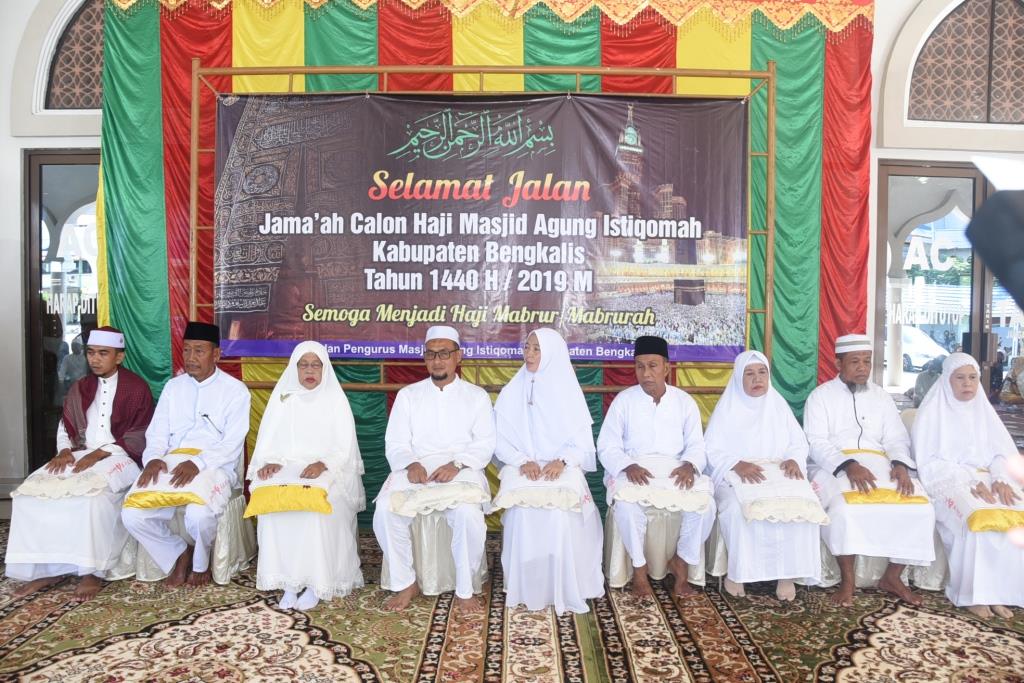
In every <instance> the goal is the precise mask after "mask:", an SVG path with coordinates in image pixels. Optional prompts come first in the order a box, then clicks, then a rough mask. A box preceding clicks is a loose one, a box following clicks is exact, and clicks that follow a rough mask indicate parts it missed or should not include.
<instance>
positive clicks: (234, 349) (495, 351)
mask: <svg viewBox="0 0 1024 683" xmlns="http://www.w3.org/2000/svg"><path fill="white" fill-rule="evenodd" d="M298 343H299V342H297V341H294V340H273V339H225V340H222V341H221V351H222V352H223V354H224V355H225V356H242V357H244V356H274V357H279V356H283V357H288V356H290V355H291V354H292V349H294V348H295V347H296V345H297V344H298ZM320 343H321V344H323V345H324V346H326V347H327V351H328V353H329V354H330V356H331V358H365V359H378V358H397V359H410V358H422V356H423V344H422V343H418V342H399V341H372V342H368V341H357V340H351V339H322V340H320ZM743 350H744V349H743V347H742V346H698V345H686V344H682V345H676V346H669V350H668V353H669V358H670V359H671V360H673V361H677V362H692V363H731V362H733V360H735V358H736V356H738V355H739V354H740V353H742V352H743ZM462 353H463V356H464V357H465V358H472V359H487V360H496V359H501V360H509V359H512V360H519V359H521V358H522V357H523V353H522V350H521V345H520V344H518V343H511V342H467V343H466V344H465V345H464V346H463V347H462ZM569 355H570V356H571V357H572V359H573V360H593V361H629V360H632V359H633V345H632V344H612V343H587V344H572V343H570V344H569Z"/></svg>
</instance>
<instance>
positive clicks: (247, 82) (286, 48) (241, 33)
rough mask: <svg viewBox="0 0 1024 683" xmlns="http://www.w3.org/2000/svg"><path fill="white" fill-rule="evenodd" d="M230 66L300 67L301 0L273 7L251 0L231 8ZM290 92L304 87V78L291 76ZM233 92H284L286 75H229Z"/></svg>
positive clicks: (287, 0) (303, 57) (302, 52)
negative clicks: (266, 6) (262, 5)
mask: <svg viewBox="0 0 1024 683" xmlns="http://www.w3.org/2000/svg"><path fill="white" fill-rule="evenodd" d="M231 16H232V22H231V64H232V66H236V67H238V66H303V65H304V64H305V63H306V54H305V46H304V44H303V40H304V34H305V33H304V32H305V19H304V17H303V9H302V0H281V2H278V3H277V4H275V5H274V7H273V8H265V7H261V6H259V5H258V4H257V3H255V2H252V1H251V0H242V1H240V2H235V3H234V4H233V6H232V10H231ZM292 78H293V81H292V91H293V92H302V91H303V90H304V89H305V77H304V76H302V75H296V76H292ZM231 84H232V87H233V88H234V91H235V92H288V76H232V77H231Z"/></svg>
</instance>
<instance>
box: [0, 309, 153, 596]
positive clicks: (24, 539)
mask: <svg viewBox="0 0 1024 683" xmlns="http://www.w3.org/2000/svg"><path fill="white" fill-rule="evenodd" d="M124 346H125V344H124V335H123V334H122V333H121V331H120V330H117V329H115V328H113V327H101V328H99V329H98V330H93V332H92V333H91V334H90V335H89V339H88V343H87V345H86V360H87V362H88V364H89V370H90V374H88V375H86V376H85V377H83V378H82V379H80V380H78V381H77V382H75V383H74V384H73V385H72V386H71V389H70V390H69V391H68V395H67V397H66V398H65V399H64V410H63V416H62V418H61V421H60V423H59V425H58V428H57V451H58V452H57V455H56V456H55V457H54V458H53V459H52V460H50V461H49V462H48V463H47V464H46V465H44V466H43V467H42V468H40V469H39V470H37V471H35V472H33V473H32V474H31V475H30V476H29V477H28V478H27V479H26V480H25V482H24V483H23V484H22V485H21V486H19V487H18V489H17V490H15V491H14V494H13V505H12V515H11V533H10V539H9V541H8V543H7V556H6V560H5V562H6V565H7V566H6V573H7V576H9V577H11V578H14V579H19V580H21V581H25V582H26V583H25V584H23V585H22V586H20V587H19V588H18V589H17V590H16V591H15V592H14V596H15V597H16V598H20V597H24V596H26V595H29V594H30V593H33V592H35V591H38V590H40V589H42V588H45V587H47V586H50V585H52V584H55V583H57V582H58V581H61V580H62V579H63V577H64V576H65V575H68V574H71V575H75V576H79V577H81V579H80V580H79V582H78V586H77V587H76V588H75V596H76V597H77V598H79V599H82V600H88V599H90V598H92V597H94V596H95V595H96V594H97V593H98V592H99V590H100V588H101V587H102V585H103V583H102V581H103V579H112V578H124V577H123V576H112V575H111V572H112V571H113V570H114V568H115V565H116V564H117V561H118V558H119V557H120V555H121V550H122V549H123V548H124V545H125V542H126V541H127V540H128V533H127V532H126V531H125V528H124V526H123V525H122V524H121V515H120V512H121V502H122V501H123V500H124V493H125V491H126V490H127V489H128V487H129V486H131V483H132V481H133V480H134V479H135V477H136V476H138V473H139V467H138V463H140V462H141V456H142V451H143V448H144V447H145V445H146V441H145V433H146V427H147V425H149V421H150V418H151V417H152V416H153V396H152V394H150V392H149V385H148V384H146V382H145V380H143V379H142V378H141V377H139V376H138V375H136V374H135V373H133V372H132V371H131V370H126V369H124V368H122V367H121V363H122V362H124V358H125V349H124Z"/></svg>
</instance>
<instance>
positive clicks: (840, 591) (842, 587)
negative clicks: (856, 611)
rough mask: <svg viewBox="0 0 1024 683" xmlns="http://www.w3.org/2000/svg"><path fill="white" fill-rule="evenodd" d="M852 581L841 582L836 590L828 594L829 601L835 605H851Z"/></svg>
mask: <svg viewBox="0 0 1024 683" xmlns="http://www.w3.org/2000/svg"><path fill="white" fill-rule="evenodd" d="M853 589H854V584H853V582H852V581H851V582H849V583H846V582H842V583H840V584H839V587H838V588H836V592H835V593H833V594H832V595H830V596H829V601H831V602H832V604H833V605H835V606H836V607H853Z"/></svg>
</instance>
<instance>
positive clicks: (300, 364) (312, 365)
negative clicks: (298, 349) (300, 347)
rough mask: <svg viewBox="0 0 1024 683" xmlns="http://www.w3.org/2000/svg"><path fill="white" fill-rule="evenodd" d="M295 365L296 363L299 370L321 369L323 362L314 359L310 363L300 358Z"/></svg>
mask: <svg viewBox="0 0 1024 683" xmlns="http://www.w3.org/2000/svg"><path fill="white" fill-rule="evenodd" d="M297 365H298V368H299V370H322V369H323V367H324V364H323V363H321V362H320V361H314V362H312V363H307V362H306V361H304V360H300V361H299V362H298V363H297Z"/></svg>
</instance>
